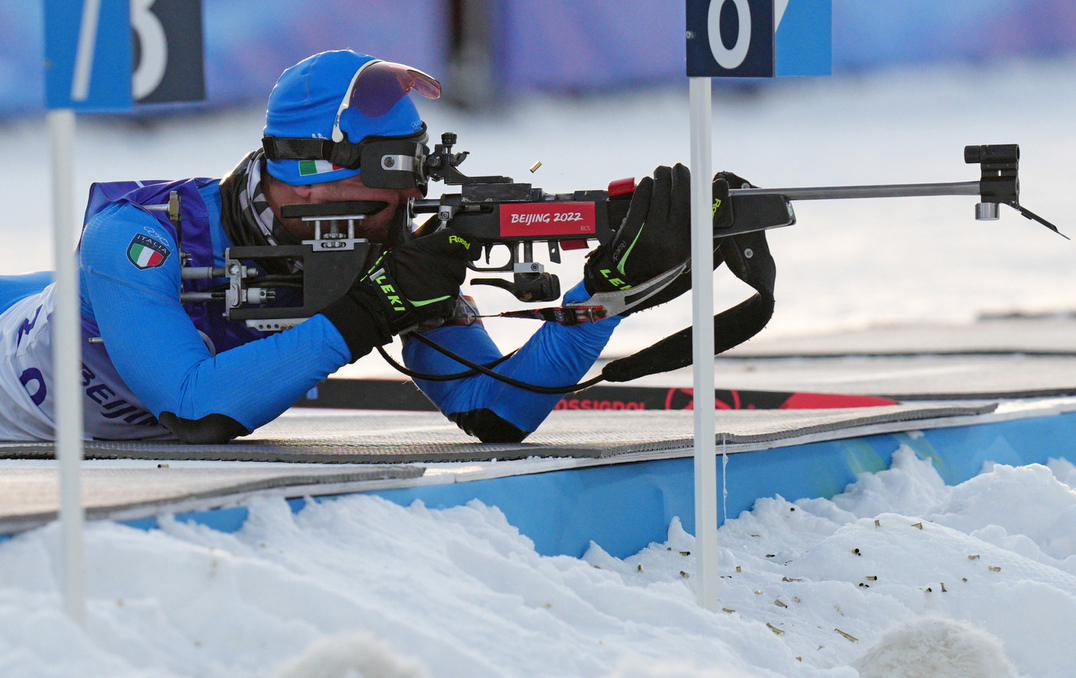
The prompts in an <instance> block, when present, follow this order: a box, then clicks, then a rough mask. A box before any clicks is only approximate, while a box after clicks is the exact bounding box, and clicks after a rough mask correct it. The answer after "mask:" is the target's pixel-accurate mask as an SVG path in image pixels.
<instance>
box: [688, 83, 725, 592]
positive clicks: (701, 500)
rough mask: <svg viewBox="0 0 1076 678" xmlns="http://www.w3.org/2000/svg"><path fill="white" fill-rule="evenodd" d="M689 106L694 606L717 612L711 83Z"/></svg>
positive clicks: (696, 87)
mask: <svg viewBox="0 0 1076 678" xmlns="http://www.w3.org/2000/svg"><path fill="white" fill-rule="evenodd" d="M688 81H689V82H690V85H689V87H690V105H691V262H692V265H691V298H692V335H691V336H692V347H691V351H692V364H693V365H694V373H695V374H694V394H695V395H694V402H695V405H694V407H695V410H694V412H695V562H696V568H695V572H696V574H695V576H696V577H697V584H696V586H697V591H698V597H699V604H700V605H701V606H702V607H704V608H706V609H707V610H711V611H716V610H717V608H718V598H717V593H718V591H717V587H718V582H719V579H720V578H719V575H718V571H717V451H716V449H715V440H714V438H715V436H716V433H715V424H714V287H713V256H714V254H713V252H714V245H713V225H712V224H713V218H712V215H711V206H710V196H711V189H710V175H711V166H712V159H711V143H712V141H711V138H712V133H711V125H712V122H711V112H710V109H711V103H710V79H709V78H688Z"/></svg>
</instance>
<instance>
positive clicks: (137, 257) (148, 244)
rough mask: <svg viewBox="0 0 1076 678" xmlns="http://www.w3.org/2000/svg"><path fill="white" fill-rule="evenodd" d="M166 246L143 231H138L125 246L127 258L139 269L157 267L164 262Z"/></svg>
mask: <svg viewBox="0 0 1076 678" xmlns="http://www.w3.org/2000/svg"><path fill="white" fill-rule="evenodd" d="M169 254H170V252H169V251H168V248H167V247H165V246H164V245H162V244H161V243H159V242H157V241H156V240H154V239H153V238H151V237H149V236H148V235H146V234H144V233H139V234H138V235H136V236H135V237H134V239H133V240H131V244H130V245H128V246H127V258H128V259H130V261H131V263H132V264H134V265H135V266H137V267H138V268H141V269H146V268H157V267H158V266H160V265H161V264H163V263H164V262H165V260H166V259H167V258H168V255H169Z"/></svg>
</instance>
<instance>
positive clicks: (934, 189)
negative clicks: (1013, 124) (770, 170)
mask: <svg viewBox="0 0 1076 678" xmlns="http://www.w3.org/2000/svg"><path fill="white" fill-rule="evenodd" d="M979 190H980V189H979V182H978V181H961V182H953V183H944V184H883V185H878V186H819V187H811V188H734V189H732V190H730V191H729V194H730V195H781V196H784V197H785V198H787V199H788V200H841V199H847V198H914V197H920V196H935V195H979Z"/></svg>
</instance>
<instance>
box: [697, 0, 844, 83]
mask: <svg viewBox="0 0 1076 678" xmlns="http://www.w3.org/2000/svg"><path fill="white" fill-rule="evenodd" d="M831 3H832V0H687V75H688V76H689V77H734V78H735V77H741V78H772V77H774V76H782V75H829V72H830V62H831V52H832V46H831V45H832V37H831V36H832V29H831V23H832V18H831V17H832V13H833V12H832V4H831Z"/></svg>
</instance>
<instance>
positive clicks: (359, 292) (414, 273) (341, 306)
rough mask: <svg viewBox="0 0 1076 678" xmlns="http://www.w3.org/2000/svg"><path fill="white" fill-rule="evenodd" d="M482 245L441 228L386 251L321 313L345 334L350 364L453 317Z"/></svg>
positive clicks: (451, 230) (450, 230) (455, 232)
mask: <svg viewBox="0 0 1076 678" xmlns="http://www.w3.org/2000/svg"><path fill="white" fill-rule="evenodd" d="M481 249H482V247H481V245H479V243H478V242H476V241H474V240H472V239H471V238H469V237H467V236H464V235H460V234H459V233H458V232H457V231H455V230H453V229H451V228H445V229H442V230H440V231H437V232H436V233H431V234H430V235H424V236H422V237H419V238H414V239H412V240H409V241H408V242H406V243H404V244H402V245H400V246H399V247H396V248H393V249H389V250H386V251H385V252H384V253H383V254H382V255H381V257H380V258H379V259H378V260H377V261H375V262H374V265H373V266H372V267H371V268H370V271H369V272H368V273H367V274H366V275H365V276H363V277H362V278H359V280H358V281H356V283H355V284H354V285H353V286H352V287H351V289H350V290H349V291H348V292H347V294H345V295H344V296H343V297H341V298H340V299H338V300H337V301H334V302H333V303H332V304H330V305H329V306H328V307H327V308H325V309H324V310H323V311H322V315H324V316H325V317H327V318H328V319H329V320H330V321H331V322H332V324H333V325H335V326H336V329H338V330H339V331H340V334H341V335H343V337H344V341H346V342H347V345H348V348H349V349H351V361H352V362H354V361H356V360H358V359H359V358H361V357H362V356H364V355H366V354H367V353H369V352H370V350H371V349H372V348H373V347H374V346H381V345H383V344H387V343H388V342H390V341H392V336H393V335H395V334H399V333H401V332H404V331H406V330H409V329H412V328H415V327H416V326H419V325H423V326H429V327H436V326H437V325H438V324H440V322H443V321H444V320H445V319H447V318H448V317H449V316H451V315H452V313H453V311H454V309H455V307H456V298H457V297H458V296H459V293H460V285H462V284H463V281H464V279H465V278H466V277H467V262H469V261H475V260H476V259H478V257H479V254H480V252H481Z"/></svg>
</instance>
